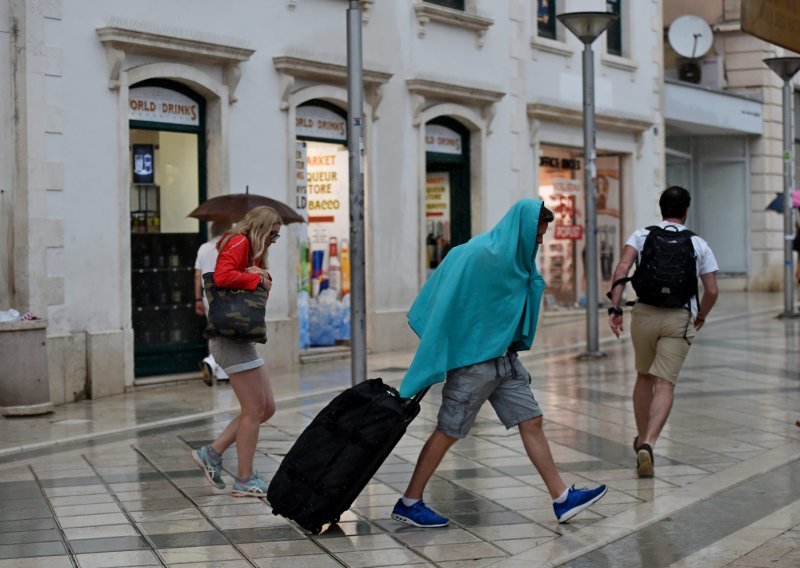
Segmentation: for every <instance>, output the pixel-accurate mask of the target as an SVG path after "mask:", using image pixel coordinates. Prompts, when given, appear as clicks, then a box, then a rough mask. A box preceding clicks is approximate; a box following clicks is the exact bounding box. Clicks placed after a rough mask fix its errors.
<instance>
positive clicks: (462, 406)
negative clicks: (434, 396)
mask: <svg viewBox="0 0 800 568" xmlns="http://www.w3.org/2000/svg"><path fill="white" fill-rule="evenodd" d="M530 382H531V376H530V374H529V373H528V371H527V370H526V369H525V367H524V366H523V365H522V363H521V362H520V360H519V358H518V357H517V355H516V353H513V352H511V353H506V354H505V355H503V356H502V357H498V358H496V359H490V360H488V361H484V362H483V363H477V364H475V365H470V366H468V367H460V368H458V369H453V370H452V371H450V372H449V373H448V374H447V379H446V380H445V383H444V388H443V389H442V406H441V407H440V408H439V418H438V424H437V426H436V429H437V430H439V431H440V432H442V433H443V434H446V435H448V436H450V437H452V438H464V437H465V436H466V435H467V433H468V432H469V430H470V428H472V425H473V424H474V423H475V418H476V416H477V415H478V411H479V410H480V409H481V407H482V406H483V403H484V402H486V401H487V400H488V401H489V402H490V403H491V405H492V408H494V411H495V412H496V413H497V417H498V418H499V419H500V421H501V422H502V423H503V426H505V427H506V428H507V429H509V428H513V427H514V426H516V425H518V424H519V423H520V422H525V421H526V420H531V419H532V418H537V417H539V416H541V415H542V411H541V409H540V408H539V404H538V403H537V402H536V399H534V398H533V393H532V392H531V387H530Z"/></svg>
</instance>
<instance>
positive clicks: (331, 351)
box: [300, 345, 350, 365]
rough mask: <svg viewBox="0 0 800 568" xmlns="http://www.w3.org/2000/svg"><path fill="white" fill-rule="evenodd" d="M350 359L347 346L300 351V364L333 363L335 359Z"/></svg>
mask: <svg viewBox="0 0 800 568" xmlns="http://www.w3.org/2000/svg"><path fill="white" fill-rule="evenodd" d="M348 357H350V346H349V345H334V346H332V347H310V348H309V349H302V350H301V351H300V364H301V365H302V364H305V363H322V362H324V361H334V360H336V359H347V358H348Z"/></svg>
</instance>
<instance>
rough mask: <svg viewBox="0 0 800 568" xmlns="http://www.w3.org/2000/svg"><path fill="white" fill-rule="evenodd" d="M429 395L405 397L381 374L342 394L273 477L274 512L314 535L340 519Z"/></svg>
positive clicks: (271, 484) (322, 413)
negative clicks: (421, 401)
mask: <svg viewBox="0 0 800 568" xmlns="http://www.w3.org/2000/svg"><path fill="white" fill-rule="evenodd" d="M426 390H427V389H426ZM424 394H425V391H422V392H421V393H419V394H417V395H416V396H415V397H414V398H411V399H403V398H400V395H399V394H398V392H397V390H395V389H394V388H392V387H390V386H388V385H385V384H383V381H382V380H381V379H370V380H367V381H364V382H363V383H359V384H357V385H355V386H354V387H352V388H349V389H347V390H346V391H344V392H343V393H341V394H339V395H338V396H337V397H336V398H334V399H333V400H332V401H331V402H330V403H329V404H328V406H326V407H325V408H324V409H323V410H322V411H321V412H320V413H319V414H318V415H317V416H316V417H315V418H314V420H313V422H311V424H309V425H308V427H307V428H306V429H305V430H304V431H303V433H302V434H300V437H299V438H297V441H296V442H295V443H294V445H293V446H292V448H291V449H290V450H289V453H287V454H286V456H285V457H284V458H283V462H281V465H280V467H279V468H278V471H277V472H275V475H274V476H273V477H272V480H271V481H270V483H269V490H268V492H267V499H268V500H269V503H270V505H272V512H273V513H274V514H276V515H283V516H284V517H286V518H287V519H291V520H293V521H294V522H296V523H297V524H298V525H300V526H301V527H303V528H304V529H306V530H307V531H309V532H311V533H313V534H317V533H319V532H320V531H321V530H322V527H323V525H325V524H328V523H335V522H337V521H338V520H339V516H340V515H341V514H342V513H344V512H345V511H346V510H347V509H349V508H350V505H352V504H353V501H355V500H356V497H358V494H359V493H361V490H362V489H363V488H364V487H365V486H366V485H367V483H368V482H369V480H370V479H371V478H372V476H373V475H374V474H375V472H376V471H377V470H378V468H379V467H380V466H381V464H382V463H383V462H384V461H385V460H386V458H387V457H388V456H389V454H390V453H391V451H392V449H394V447H395V446H396V445H397V442H399V441H400V438H402V437H403V434H405V432H406V428H407V427H408V425H409V424H410V423H411V421H412V420H414V418H415V417H416V416H417V414H419V401H420V399H421V398H422V396H423V395H424Z"/></svg>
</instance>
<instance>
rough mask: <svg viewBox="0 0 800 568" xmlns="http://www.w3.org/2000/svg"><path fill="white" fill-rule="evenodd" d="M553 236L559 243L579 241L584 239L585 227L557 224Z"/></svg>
mask: <svg viewBox="0 0 800 568" xmlns="http://www.w3.org/2000/svg"><path fill="white" fill-rule="evenodd" d="M553 236H554V237H555V239H556V240H559V241H579V240H581V239H582V238H583V225H559V224H558V223H556V226H555V234H554V235H553Z"/></svg>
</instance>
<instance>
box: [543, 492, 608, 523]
mask: <svg viewBox="0 0 800 568" xmlns="http://www.w3.org/2000/svg"><path fill="white" fill-rule="evenodd" d="M606 491H608V487H606V486H605V485H600V486H598V487H595V488H594V489H576V488H575V486H574V485H573V486H572V487H570V488H569V493H567V499H566V500H565V501H564V502H563V503H553V510H554V511H555V513H556V518H557V519H558V522H559V523H566V522H567V521H568V520H570V519H571V518H572V517H574V516H575V515H577V514H578V513H580V512H581V511H583V510H584V509H586V508H587V507H589V506H590V505H593V504H594V503H597V502H598V501H599V500H600V499H601V498H602V497H603V495H605V494H606Z"/></svg>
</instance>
